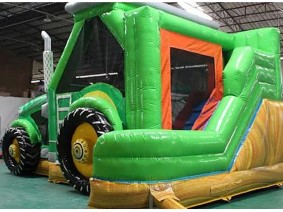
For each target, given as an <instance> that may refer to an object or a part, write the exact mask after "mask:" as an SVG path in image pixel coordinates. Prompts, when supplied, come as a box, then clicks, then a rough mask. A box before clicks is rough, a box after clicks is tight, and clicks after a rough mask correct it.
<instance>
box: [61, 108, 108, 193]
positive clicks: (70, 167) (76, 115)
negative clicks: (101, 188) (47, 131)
mask: <svg viewBox="0 0 283 212" xmlns="http://www.w3.org/2000/svg"><path fill="white" fill-rule="evenodd" d="M82 123H88V124H90V125H91V126H92V128H93V129H94V130H95V132H96V134H97V137H100V136H101V135H103V134H105V133H107V132H109V131H112V130H113V128H112V126H111V124H110V122H109V121H108V120H107V118H106V117H105V116H104V114H102V113H101V112H99V111H97V110H94V109H90V108H78V109H76V110H74V111H72V112H71V113H69V114H68V116H67V117H66V118H65V119H64V121H63V123H62V126H61V128H60V132H59V135H58V142H57V151H58V155H57V156H58V160H59V163H60V167H61V170H62V172H63V174H64V176H65V178H66V179H67V181H68V182H69V184H71V185H72V186H73V187H74V188H75V189H76V190H77V191H79V192H80V193H82V194H86V195H88V194H89V193H90V184H89V177H85V176H83V175H82V174H81V173H80V172H79V171H78V169H77V168H76V166H75V164H74V161H73V157H72V147H71V141H72V136H73V133H74V132H75V130H76V128H77V127H78V126H79V125H80V124H82ZM89 148H93V146H92V147H89ZM91 157H92V156H91Z"/></svg>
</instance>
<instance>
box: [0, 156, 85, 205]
mask: <svg viewBox="0 0 283 212" xmlns="http://www.w3.org/2000/svg"><path fill="white" fill-rule="evenodd" d="M87 203H88V196H85V195H82V194H80V193H78V192H76V191H75V190H74V189H73V188H72V186H69V185H64V184H54V183H50V182H48V181H47V177H44V176H38V175H33V176H26V177H17V176H15V175H13V174H11V173H10V171H9V170H8V169H7V167H6V165H5V163H4V161H3V159H0V209H87Z"/></svg>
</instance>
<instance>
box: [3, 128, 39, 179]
mask: <svg viewBox="0 0 283 212" xmlns="http://www.w3.org/2000/svg"><path fill="white" fill-rule="evenodd" d="M14 139H16V140H17V142H18V146H19V150H18V151H19V157H18V160H19V161H16V160H15V158H13V157H12V156H11V155H10V153H9V147H10V145H11V144H12V143H13V141H14ZM2 142H3V144H2V152H3V158H4V161H5V164H6V166H7V167H8V169H9V170H10V172H12V173H13V174H15V175H25V174H31V173H32V172H34V171H35V170H36V168H37V166H38V163H39V161H40V149H41V143H39V142H38V143H35V144H32V143H31V141H30V138H29V135H28V134H27V132H26V131H25V130H24V129H23V128H20V127H17V128H15V127H10V128H9V129H7V130H6V133H5V135H4V136H3V140H2Z"/></svg>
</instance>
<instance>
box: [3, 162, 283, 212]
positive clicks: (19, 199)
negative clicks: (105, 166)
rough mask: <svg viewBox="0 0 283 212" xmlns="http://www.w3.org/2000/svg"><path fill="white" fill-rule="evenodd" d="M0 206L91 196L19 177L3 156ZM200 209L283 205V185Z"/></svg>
mask: <svg viewBox="0 0 283 212" xmlns="http://www.w3.org/2000/svg"><path fill="white" fill-rule="evenodd" d="M0 197H1V198H0V209H87V203H88V196H85V195H82V194H80V193H78V192H76V191H75V190H74V189H73V188H72V187H71V186H68V185H64V184H54V183H50V182H48V181H47V177H44V176H38V175H33V176H27V177H17V176H14V175H13V174H11V173H10V172H9V170H8V169H7V168H6V165H5V163H4V161H3V159H0ZM198 208H200V209H269V208H270V209H275V208H277V209H279V208H281V209H283V189H281V188H278V187H271V188H268V189H263V190H259V191H255V192H250V193H247V194H243V195H240V196H237V197H234V198H232V201H231V202H230V203H227V202H224V201H218V202H215V203H210V204H208V205H203V206H199V207H198Z"/></svg>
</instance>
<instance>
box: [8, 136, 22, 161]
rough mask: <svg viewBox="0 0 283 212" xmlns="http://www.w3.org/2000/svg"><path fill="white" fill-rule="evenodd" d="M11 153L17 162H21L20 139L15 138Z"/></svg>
mask: <svg viewBox="0 0 283 212" xmlns="http://www.w3.org/2000/svg"><path fill="white" fill-rule="evenodd" d="M9 154H10V156H11V157H12V158H14V159H15V161H16V162H17V163H19V162H20V145H19V142H18V140H17V139H16V138H15V139H14V140H13V142H12V144H11V145H10V146H9Z"/></svg>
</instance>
